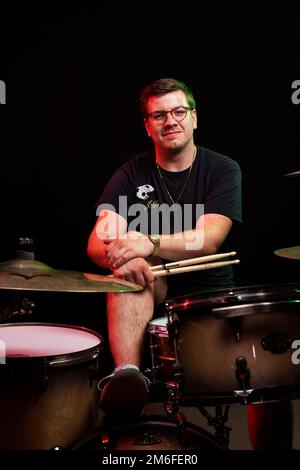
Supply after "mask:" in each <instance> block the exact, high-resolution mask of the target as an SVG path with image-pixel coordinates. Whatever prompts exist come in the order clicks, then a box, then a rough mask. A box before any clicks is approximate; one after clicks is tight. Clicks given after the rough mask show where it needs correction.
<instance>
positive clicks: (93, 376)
mask: <svg viewBox="0 0 300 470" xmlns="http://www.w3.org/2000/svg"><path fill="white" fill-rule="evenodd" d="M97 362H98V361H97ZM99 377H100V367H99V365H98V364H93V365H91V366H90V367H89V378H90V385H92V383H93V381H94V380H97V379H99Z"/></svg>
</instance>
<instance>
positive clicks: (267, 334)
mask: <svg viewBox="0 0 300 470" xmlns="http://www.w3.org/2000/svg"><path fill="white" fill-rule="evenodd" d="M285 176H293V177H296V176H300V172H295V173H290V174H287V175H285ZM274 253H275V255H277V256H280V257H284V258H288V259H296V260H299V259H300V246H294V247H290V248H283V249H279V250H276V251H275V252H274ZM235 254H236V253H235V252H231V253H225V254H219V255H213V256H212V257H211V256H208V257H201V258H197V259H194V260H193V261H192V260H185V262H174V263H169V264H167V265H160V266H154V267H152V268H151V269H152V270H153V272H154V273H155V275H157V276H164V275H171V274H177V273H180V272H186V271H188V270H197V269H210V268H216V267H219V266H222V265H226V264H235V263H238V262H239V260H233V261H224V262H219V258H222V257H225V256H226V257H227V258H228V257H229V256H234V255H235ZM211 261H213V262H211ZM141 289H142V288H141V287H140V286H138V285H135V284H132V283H129V282H127V281H124V280H121V279H117V278H114V277H113V276H102V275H99V274H93V273H83V272H75V271H65V270H57V269H53V268H51V267H50V266H48V265H46V264H44V263H42V262H39V261H36V260H34V259H33V257H32V256H28V257H27V256H26V259H24V257H22V258H20V257H17V258H15V259H12V260H9V261H6V262H2V263H0V294H1V293H9V294H13V296H12V298H13V299H14V300H13V301H12V302H11V303H10V304H9V305H8V306H6V307H5V308H1V305H0V321H1V324H0V382H1V386H0V398H1V403H2V405H1V406H0V421H1V424H2V425H1V428H0V448H1V449H16V450H19V449H60V448H72V449H83V450H91V449H100V450H101V449H107V447H101V446H100V447H99V439H100V437H101V436H102V430H101V429H100V430H99V397H98V393H99V392H98V387H97V383H98V381H99V378H100V377H101V354H102V351H103V347H104V338H103V336H102V334H100V333H98V332H96V331H94V330H91V329H89V328H85V327H81V326H72V325H65V324H57V323H30V322H17V323H14V322H11V321H10V320H11V317H13V315H15V314H16V313H17V314H20V315H23V314H24V315H25V314H27V313H30V312H31V311H32V309H33V308H34V303H33V302H32V301H31V300H28V299H27V298H26V297H25V294H27V295H28V293H29V294H30V292H46V293H53V292H63V293H67V294H69V293H76V292H79V293H105V292H134V291H139V290H141ZM29 296H30V295H29ZM146 333H147V340H148V341H147V344H148V354H149V364H148V367H147V369H146V370H144V373H145V375H147V374H148V377H149V378H150V383H151V385H150V389H151V387H152V388H153V389H155V387H159V388H160V389H162V390H163V391H164V396H165V397H166V401H165V409H166V412H167V418H164V417H162V416H159V417H157V416H152V417H151V416H150V417H149V416H141V417H139V418H137V419H136V420H133V421H132V422H129V423H123V424H121V425H117V426H114V427H113V428H112V429H111V434H112V438H111V439H110V442H113V443H114V444H113V447H110V449H122V450H124V449H149V450H150V449H151V450H156V449H160V450H162V449H163V450H171V449H182V450H183V449H185V450H187V449H200V450H225V449H228V443H229V430H230V428H228V427H227V426H226V425H225V423H226V421H227V419H228V410H229V406H230V405H231V404H253V403H261V402H266V401H277V400H283V399H284V400H286V399H294V398H299V397H300V368H299V365H298V362H300V361H298V362H297V361H294V360H293V354H294V355H295V352H296V351H295V349H296V348H299V344H300V283H289V284H285V285H282V284H280V285H254V286H247V287H234V288H228V289H221V290H215V291H210V292H207V293H194V294H191V295H184V296H179V297H177V298H173V299H168V300H167V301H166V302H165V316H163V317H160V318H156V319H154V320H152V321H150V322H149V325H148V329H147V332H146ZM120 399H121V397H120ZM181 406H195V407H197V408H198V409H199V410H200V412H201V413H202V414H203V415H204V416H205V417H206V419H207V421H208V424H210V425H211V426H213V427H214V431H215V433H214V435H213V434H211V433H208V432H206V431H205V430H204V429H202V428H199V427H198V426H195V425H193V424H191V423H187V422H186V421H185V418H184V415H183V414H182V413H181V411H180V407H181ZM206 406H213V407H215V416H212V415H211V414H210V413H209V412H208V411H207V409H206ZM223 407H225V411H223ZM183 423H184V424H183ZM179 429H180V433H179V432H178V430H179ZM91 432H92V434H91ZM81 436H87V437H86V438H85V439H82V437H81ZM102 437H103V436H102ZM102 437H101V442H102V441H103V439H102ZM78 439H79V440H78ZM76 442H77V444H76ZM74 443H75V444H74ZM101 445H102V444H101ZM108 448H109V447H108Z"/></svg>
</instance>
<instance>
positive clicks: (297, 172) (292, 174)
mask: <svg viewBox="0 0 300 470" xmlns="http://www.w3.org/2000/svg"><path fill="white" fill-rule="evenodd" d="M283 176H300V171H294V172H293V173H287V174H286V175H283Z"/></svg>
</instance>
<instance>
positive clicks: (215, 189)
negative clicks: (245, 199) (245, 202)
mask: <svg viewBox="0 0 300 470" xmlns="http://www.w3.org/2000/svg"><path fill="white" fill-rule="evenodd" d="M204 211H205V213H206V214H212V213H214V214H221V215H225V216H227V217H229V218H230V219H232V220H233V221H236V222H240V223H242V189H241V169H240V167H239V165H238V163H237V162H235V161H234V160H231V159H229V158H226V159H224V160H223V161H222V162H221V164H220V165H219V166H218V171H216V172H215V173H214V176H213V177H212V179H211V181H210V185H209V187H208V193H207V198H206V201H205V204H204Z"/></svg>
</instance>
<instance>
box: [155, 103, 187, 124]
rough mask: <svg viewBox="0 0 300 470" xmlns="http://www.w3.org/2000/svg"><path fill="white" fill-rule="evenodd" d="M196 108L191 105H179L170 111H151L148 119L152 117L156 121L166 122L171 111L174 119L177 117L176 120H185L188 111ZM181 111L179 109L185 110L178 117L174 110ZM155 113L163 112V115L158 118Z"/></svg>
mask: <svg viewBox="0 0 300 470" xmlns="http://www.w3.org/2000/svg"><path fill="white" fill-rule="evenodd" d="M194 109H195V108H191V107H190V106H177V107H176V108H173V109H170V110H169V111H163V110H162V111H160V110H157V111H152V113H149V114H148V115H147V119H148V118H151V119H152V120H153V121H154V122H164V121H165V120H166V117H167V115H168V113H171V116H172V118H173V119H175V121H177V122H180V121H183V120H184V119H185V118H186V115H187V112H188V111H193V110H194ZM176 110H177V111H179V110H184V115H183V116H182V117H181V118H180V119H178V117H176V116H174V114H173V113H174V112H175V111H176ZM155 114H161V115H162V117H161V118H160V119H159V118H158V119H156V118H155V117H154V115H155Z"/></svg>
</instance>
